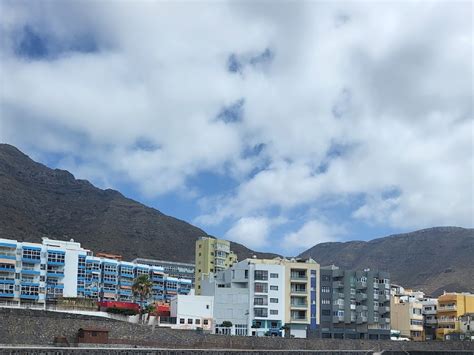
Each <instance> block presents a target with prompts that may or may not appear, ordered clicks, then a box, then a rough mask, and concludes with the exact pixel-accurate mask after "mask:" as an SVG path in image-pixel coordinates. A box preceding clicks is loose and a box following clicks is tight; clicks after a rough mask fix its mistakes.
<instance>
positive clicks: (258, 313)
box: [253, 308, 268, 318]
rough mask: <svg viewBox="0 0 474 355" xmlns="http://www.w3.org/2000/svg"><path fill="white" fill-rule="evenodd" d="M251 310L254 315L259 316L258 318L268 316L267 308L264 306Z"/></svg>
mask: <svg viewBox="0 0 474 355" xmlns="http://www.w3.org/2000/svg"><path fill="white" fill-rule="evenodd" d="M253 312H254V316H255V317H260V318H265V317H268V310H267V309H266V308H254V309H253Z"/></svg>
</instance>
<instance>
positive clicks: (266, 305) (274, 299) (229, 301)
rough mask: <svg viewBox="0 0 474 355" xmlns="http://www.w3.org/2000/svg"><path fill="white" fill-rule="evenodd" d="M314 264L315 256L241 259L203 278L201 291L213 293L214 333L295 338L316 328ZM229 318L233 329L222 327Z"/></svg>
mask: <svg viewBox="0 0 474 355" xmlns="http://www.w3.org/2000/svg"><path fill="white" fill-rule="evenodd" d="M318 274H319V264H318V263H316V262H315V261H314V260H311V259H309V260H287V259H281V258H275V259H246V260H243V261H241V262H238V263H236V264H234V265H233V266H232V267H230V268H229V269H227V270H225V271H220V272H218V273H217V274H215V275H214V274H209V275H207V276H205V277H204V278H203V280H202V290H201V291H202V294H204V295H208V296H214V322H215V325H216V327H215V332H217V333H224V334H231V335H241V336H251V335H257V336H260V335H265V334H275V335H276V334H280V333H281V330H282V327H283V326H284V328H285V329H286V331H288V332H289V333H290V334H291V335H293V336H295V337H306V336H307V331H308V330H310V329H311V328H313V330H316V328H317V325H318V321H319V316H318V309H317V303H318V302H317V299H318V297H319V290H318V287H317V279H318V277H319V275H318ZM226 321H228V322H231V323H232V324H233V325H232V329H228V328H227V327H223V326H221V325H222V324H223V323H224V322H226Z"/></svg>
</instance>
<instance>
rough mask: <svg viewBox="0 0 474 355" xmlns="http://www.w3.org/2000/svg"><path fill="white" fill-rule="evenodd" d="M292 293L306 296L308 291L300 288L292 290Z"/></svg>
mask: <svg viewBox="0 0 474 355" xmlns="http://www.w3.org/2000/svg"><path fill="white" fill-rule="evenodd" d="M291 293H297V294H306V293H307V290H306V289H300V288H298V289H297V288H292V289H291Z"/></svg>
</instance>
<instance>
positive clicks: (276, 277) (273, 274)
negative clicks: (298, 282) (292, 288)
mask: <svg viewBox="0 0 474 355" xmlns="http://www.w3.org/2000/svg"><path fill="white" fill-rule="evenodd" d="M270 278H271V279H278V274H277V273H271V274H270Z"/></svg>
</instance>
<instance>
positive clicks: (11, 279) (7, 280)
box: [0, 276, 15, 284]
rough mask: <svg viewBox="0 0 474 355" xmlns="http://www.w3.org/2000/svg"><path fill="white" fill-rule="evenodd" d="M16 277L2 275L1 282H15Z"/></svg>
mask: <svg viewBox="0 0 474 355" xmlns="http://www.w3.org/2000/svg"><path fill="white" fill-rule="evenodd" d="M14 283H15V278H12V277H4V276H0V284H14Z"/></svg>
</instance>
